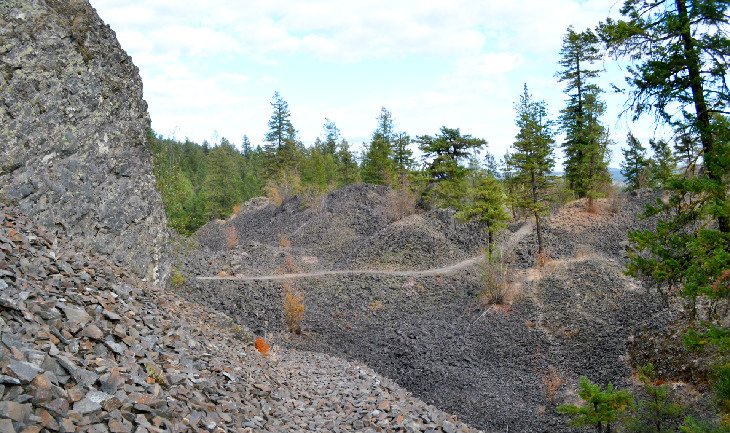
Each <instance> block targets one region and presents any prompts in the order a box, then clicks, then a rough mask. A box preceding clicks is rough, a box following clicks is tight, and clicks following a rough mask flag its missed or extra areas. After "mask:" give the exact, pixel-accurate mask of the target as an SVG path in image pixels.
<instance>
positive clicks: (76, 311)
mask: <svg viewBox="0 0 730 433" xmlns="http://www.w3.org/2000/svg"><path fill="white" fill-rule="evenodd" d="M62 309H63V312H64V313H65V314H66V318H67V319H68V320H69V321H71V322H76V323H78V324H79V325H81V326H85V325H86V324H87V323H89V321H90V320H91V316H90V315H89V314H88V313H87V312H86V310H85V309H83V308H76V307H62Z"/></svg>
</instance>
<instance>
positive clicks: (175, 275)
mask: <svg viewBox="0 0 730 433" xmlns="http://www.w3.org/2000/svg"><path fill="white" fill-rule="evenodd" d="M170 284H171V285H172V287H175V288H178V289H179V288H180V287H182V286H184V285H185V275H183V273H182V272H180V271H179V270H178V269H177V268H172V272H170Z"/></svg>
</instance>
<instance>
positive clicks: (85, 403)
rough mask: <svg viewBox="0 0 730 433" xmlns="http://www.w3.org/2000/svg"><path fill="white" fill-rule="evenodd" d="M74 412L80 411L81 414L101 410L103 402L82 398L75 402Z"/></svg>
mask: <svg viewBox="0 0 730 433" xmlns="http://www.w3.org/2000/svg"><path fill="white" fill-rule="evenodd" d="M73 410H74V412H78V413H80V414H81V415H87V414H90V413H94V412H97V411H100V410H101V404H99V403H98V402H95V401H92V400H89V399H88V398H84V399H81V400H79V401H77V402H76V403H74V407H73Z"/></svg>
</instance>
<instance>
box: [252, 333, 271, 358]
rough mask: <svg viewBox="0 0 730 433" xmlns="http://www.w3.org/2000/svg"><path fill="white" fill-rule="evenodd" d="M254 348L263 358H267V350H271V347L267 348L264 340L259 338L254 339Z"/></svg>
mask: <svg viewBox="0 0 730 433" xmlns="http://www.w3.org/2000/svg"><path fill="white" fill-rule="evenodd" d="M254 346H255V347H256V350H258V351H259V352H261V354H262V355H264V356H269V350H270V349H271V346H269V345H268V344H267V343H266V340H264V339H263V338H261V337H258V338H256V342H255V343H254Z"/></svg>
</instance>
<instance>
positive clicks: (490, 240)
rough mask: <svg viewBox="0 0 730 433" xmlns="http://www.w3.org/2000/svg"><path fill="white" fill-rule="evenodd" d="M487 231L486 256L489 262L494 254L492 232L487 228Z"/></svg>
mask: <svg viewBox="0 0 730 433" xmlns="http://www.w3.org/2000/svg"><path fill="white" fill-rule="evenodd" d="M487 230H488V231H489V241H488V242H489V246H488V247H487V248H488V253H487V255H488V258H489V261H490V262H491V261H492V255H493V254H494V231H493V230H492V229H491V228H488V229H487Z"/></svg>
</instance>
